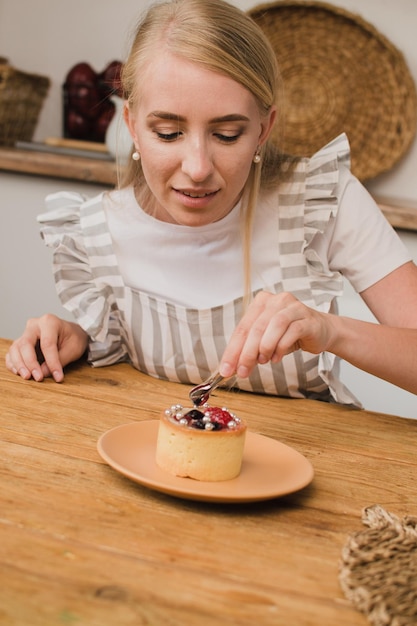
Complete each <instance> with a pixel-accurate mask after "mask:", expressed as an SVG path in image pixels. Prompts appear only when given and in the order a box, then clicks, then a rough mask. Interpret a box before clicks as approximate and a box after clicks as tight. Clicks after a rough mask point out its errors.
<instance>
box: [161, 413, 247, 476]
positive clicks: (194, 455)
mask: <svg viewBox="0 0 417 626" xmlns="http://www.w3.org/2000/svg"><path fill="white" fill-rule="evenodd" d="M245 435H246V425H245V424H244V423H243V422H242V420H241V419H240V418H238V417H237V416H236V415H233V414H232V413H230V412H229V411H228V410H227V409H226V408H225V407H223V408H220V407H211V406H209V405H208V404H205V405H203V406H202V407H198V408H197V407H193V408H184V407H183V406H181V405H179V404H176V405H174V406H172V407H171V408H170V409H167V410H166V411H165V413H164V414H163V415H162V417H161V420H160V422H159V431H158V439H157V445H156V463H157V465H158V466H159V467H161V468H162V469H164V470H166V471H167V472H170V473H171V474H174V475H175V476H186V477H189V478H195V479H196V480H204V481H219V480H230V479H232V478H235V477H236V476H238V474H239V473H240V469H241V465H242V457H243V448H244V444H245Z"/></svg>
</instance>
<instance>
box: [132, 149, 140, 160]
mask: <svg viewBox="0 0 417 626" xmlns="http://www.w3.org/2000/svg"><path fill="white" fill-rule="evenodd" d="M132 159H133V160H134V161H139V159H140V153H139V152H138V151H137V150H135V151H134V153H133V154H132Z"/></svg>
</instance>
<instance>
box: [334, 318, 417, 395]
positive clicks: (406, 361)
mask: <svg viewBox="0 0 417 626" xmlns="http://www.w3.org/2000/svg"><path fill="white" fill-rule="evenodd" d="M331 326H332V333H331V337H330V340H329V344H328V346H327V351H328V352H332V353H333V354H336V355H337V356H339V357H341V358H342V359H344V360H345V361H348V362H349V363H351V364H352V365H354V366H355V367H358V368H359V369H361V370H364V371H365V372H368V373H369V374H373V375H374V376H378V377H379V378H382V379H384V380H386V381H388V382H390V383H392V384H394V385H397V386H398V387H401V388H403V389H405V390H407V391H410V392H411V393H415V394H417V329H413V328H394V327H390V326H385V325H379V324H373V323H370V322H364V321H360V320H354V319H351V318H347V317H338V316H333V315H332V316H331Z"/></svg>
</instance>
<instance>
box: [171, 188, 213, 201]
mask: <svg viewBox="0 0 417 626" xmlns="http://www.w3.org/2000/svg"><path fill="white" fill-rule="evenodd" d="M175 191H177V192H178V193H181V194H183V195H184V196H187V198H195V199H200V198H207V197H208V196H214V194H215V193H217V191H218V190H217V189H216V190H215V191H200V190H198V191H197V190H195V191H194V190H187V189H176V190H175Z"/></svg>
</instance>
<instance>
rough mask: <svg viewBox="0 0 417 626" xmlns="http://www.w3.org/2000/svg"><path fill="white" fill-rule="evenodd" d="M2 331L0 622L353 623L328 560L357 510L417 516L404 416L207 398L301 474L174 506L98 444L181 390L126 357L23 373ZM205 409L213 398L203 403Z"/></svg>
mask: <svg viewBox="0 0 417 626" xmlns="http://www.w3.org/2000/svg"><path fill="white" fill-rule="evenodd" d="M7 346H8V342H7V341H5V340H0V363H1V365H0V398H1V405H0V406H1V408H0V425H1V436H0V471H1V502H0V529H1V537H0V546H1V548H0V555H1V557H0V558H1V562H0V572H1V585H0V623H1V624H2V625H3V624H4V625H7V626H8V625H13V626H15V625H18V626H55V625H62V624H63V625H71V626H80V625H81V626H107V625H109V626H110V625H111V626H116V625H117V626H125V625H132V626H140V625H145V624H146V625H148V626H149V625H150V626H165V625H169V626H177V625H178V626H188V625H191V626H193V625H202V626H205V625H209V626H220V625H221V626H223V625H232V624H233V625H236V624H237V625H239V626H240V625H243V626H246V625H247V626H255V625H256V626H257V625H258V624H259V625H262V626H265V625H267V626H268V625H285V626H304V625H311V626H335V625H337V626H344V625H345V626H355V625H362V626H365V625H366V624H367V623H368V622H367V620H366V618H365V617H364V616H363V615H362V614H361V613H359V612H357V611H356V610H355V609H354V608H353V607H352V606H351V605H350V604H349V602H348V601H347V600H346V599H345V598H344V595H343V593H342V591H341V589H340V587H339V582H338V564H339V558H340V554H341V550H342V547H343V545H344V544H345V542H346V540H347V537H348V535H349V534H350V533H352V532H354V531H357V530H362V529H363V526H362V523H361V511H362V509H363V508H364V507H366V506H369V505H372V504H376V503H378V504H380V505H381V506H383V507H384V508H386V509H387V510H388V511H390V512H392V513H395V514H396V515H399V516H400V517H402V516H403V515H406V514H414V515H415V514H416V513H417V486H416V481H415V476H416V473H417V455H416V444H415V442H416V436H417V421H414V420H406V419H401V418H397V417H390V416H386V415H382V414H377V413H371V412H368V411H355V410H351V409H349V408H345V407H340V406H331V405H327V404H324V403H319V402H315V401H309V400H286V399H279V398H268V397H259V396H256V395H251V394H244V393H236V394H234V393H233V394H232V393H227V392H224V391H220V392H218V393H217V392H216V393H217V399H218V401H219V403H220V404H226V405H227V406H228V407H229V408H230V409H231V410H234V411H235V412H236V413H238V414H241V415H242V416H243V417H244V418H245V419H246V421H247V423H248V425H249V428H250V429H251V430H252V431H254V432H258V433H261V434H263V435H266V436H268V437H272V438H275V439H277V440H279V441H281V442H283V443H285V444H287V445H289V446H291V447H293V448H295V449H297V450H298V451H299V452H301V453H302V454H303V455H304V456H305V457H306V458H308V459H309V460H310V461H311V463H312V464H313V466H314V469H315V477H314V480H313V482H312V483H311V484H310V485H309V486H308V487H306V488H304V489H303V490H301V491H299V492H298V493H294V494H292V495H287V496H285V497H283V498H276V499H274V500H269V501H265V502H257V503H246V504H233V505H231V504H213V503H204V502H194V501H190V500H182V499H180V498H175V497H172V496H169V495H165V494H162V493H159V492H156V491H153V490H151V489H149V488H147V487H145V486H141V485H139V484H137V483H135V482H133V481H131V480H129V479H128V478H125V477H124V476H122V475H121V474H119V473H118V472H116V471H115V470H113V469H112V468H111V467H109V466H108V465H107V464H106V463H105V462H104V461H103V460H102V459H101V457H100V456H99V454H98V452H97V448H96V445H97V440H98V438H99V437H100V435H101V434H102V433H104V432H106V431H107V430H109V429H111V428H113V427H115V426H117V425H120V424H125V423H130V422H133V421H141V420H148V419H158V416H159V412H160V410H163V409H164V408H166V407H167V406H170V405H171V404H172V402H173V401H178V402H186V400H187V395H188V391H189V389H188V387H186V386H182V385H175V384H173V383H166V382H163V381H159V380H154V379H152V378H150V377H148V376H145V375H142V374H140V373H138V372H136V371H135V370H133V368H131V367H130V366H128V365H118V366H113V367H108V368H103V369H93V368H90V367H89V366H87V365H85V364H76V365H73V366H71V367H70V368H69V369H68V371H67V374H66V378H65V381H64V383H62V384H56V383H54V382H52V381H51V380H46V381H45V382H43V383H35V382H33V381H24V380H22V379H20V378H19V377H17V376H14V375H12V374H11V373H9V372H8V371H7V370H6V369H5V366H4V355H5V352H6V350H7ZM216 403H217V402H216Z"/></svg>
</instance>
